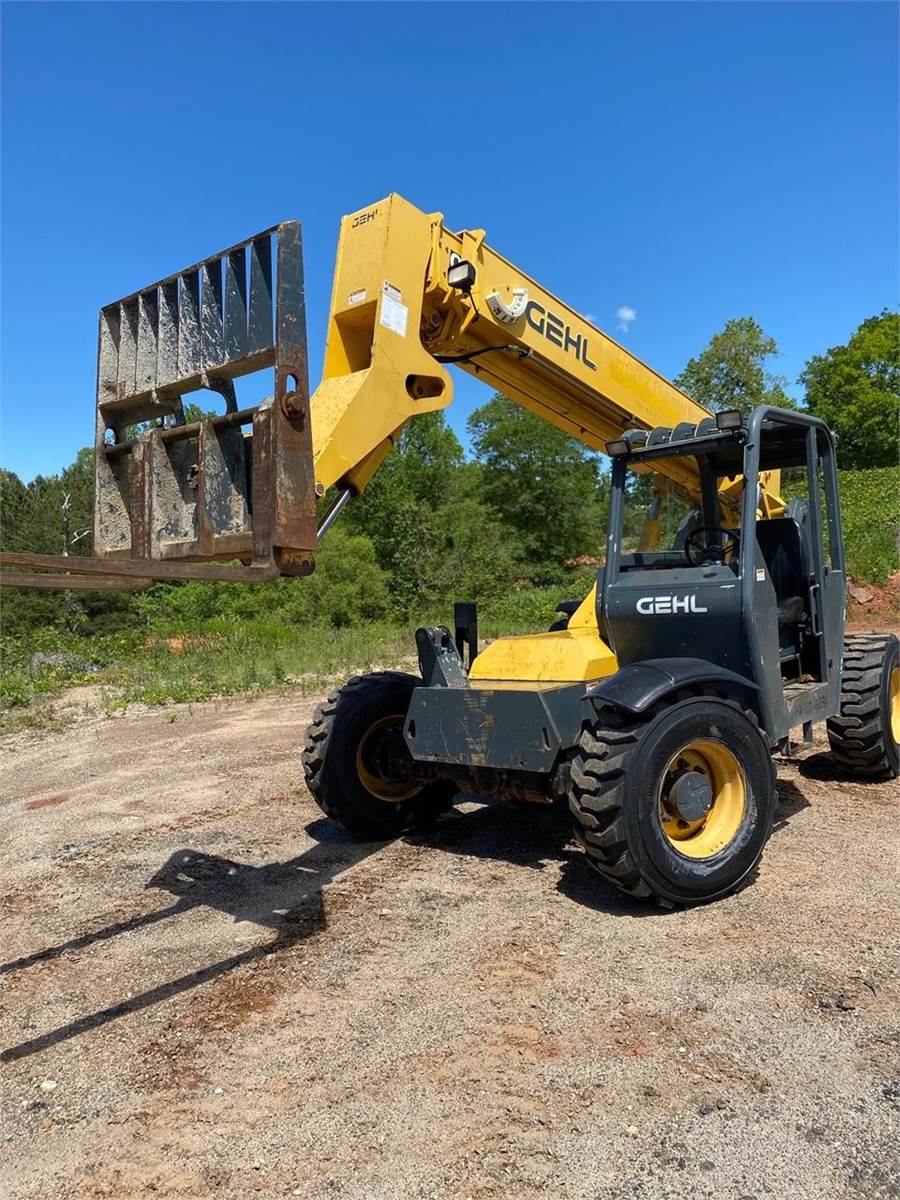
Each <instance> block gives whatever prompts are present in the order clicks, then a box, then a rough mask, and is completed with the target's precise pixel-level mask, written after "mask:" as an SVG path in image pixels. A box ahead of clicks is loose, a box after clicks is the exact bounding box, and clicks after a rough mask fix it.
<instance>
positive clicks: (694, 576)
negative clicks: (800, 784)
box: [598, 407, 846, 733]
mask: <svg viewBox="0 0 900 1200" xmlns="http://www.w3.org/2000/svg"><path fill="white" fill-rule="evenodd" d="M607 450H608V452H609V453H610V455H611V457H612V459H613V472H612V495H611V504H610V528H609V537H608V543H607V558H606V564H607V565H606V567H605V569H604V571H603V573H602V576H601V578H600V580H599V581H598V619H599V621H600V624H601V629H603V630H604V632H605V634H606V635H607V637H608V640H609V642H610V643H611V646H612V648H613V650H614V651H615V654H616V657H617V660H618V662H619V665H620V666H626V665H628V664H630V663H633V662H639V661H646V660H647V659H664V658H692V659H700V660H704V661H707V662H709V663H717V664H720V665H721V666H722V667H723V668H725V669H726V671H730V672H733V673H734V674H736V675H738V676H740V677H741V678H742V679H744V680H746V681H747V684H748V688H747V693H748V695H750V694H751V693H752V694H753V697H754V703H755V704H757V706H758V707H759V709H760V716H761V717H762V716H763V715H764V713H765V712H766V711H767V712H768V717H769V718H771V720H769V719H766V720H765V721H764V724H765V725H766V727H767V728H772V727H773V726H774V727H776V728H779V729H782V730H783V732H784V733H786V732H787V730H789V729H790V728H791V726H793V725H796V724H799V723H801V721H802V722H803V723H806V722H807V721H808V720H809V719H810V718H809V717H808V716H806V715H805V714H806V713H807V712H810V713H812V712H813V711H814V709H815V705H814V704H812V701H813V699H814V698H815V697H816V696H818V697H819V700H820V701H824V698H825V696H826V695H827V693H828V691H829V689H832V688H836V687H837V686H839V674H840V673H839V670H838V669H837V666H838V665H839V661H840V655H841V633H840V631H841V624H842V621H843V610H844V602H845V593H846V583H845V579H844V568H843V559H842V546H841V538H840V513H839V510H838V495H837V477H836V471H835V461H834V444H833V441H832V438H831V435H830V433H829V432H828V430H827V428H826V427H825V426H824V425H823V424H822V422H820V421H818V420H817V419H816V418H814V417H810V416H807V415H806V414H801V413H794V412H789V411H787V410H783V409H775V408H768V407H765V408H760V409H757V410H756V412H754V414H753V415H752V416H751V417H750V418H746V417H744V416H743V415H742V414H741V413H739V412H729V413H720V414H719V415H718V417H717V418H715V419H713V418H708V419H706V420H704V421H701V422H700V424H699V425H698V426H696V427H694V426H678V427H676V428H675V429H674V430H669V429H655V430H653V431H651V432H650V433H649V434H647V433H646V432H643V431H631V432H629V433H628V434H626V436H625V437H624V438H622V439H621V440H619V441H615V442H611V443H609V444H608V445H607ZM777 472H780V473H781V474H780V476H779V475H777V474H773V473H777ZM698 477H699V483H700V487H699V491H700V497H701V503H700V505H699V507H697V506H696V502H695V501H692V500H691V497H692V496H693V497H696V495H697V490H698V489H697V480H698ZM779 494H781V496H782V501H781V502H778V501H777V500H776V499H775V497H777V496H778V495H779Z"/></svg>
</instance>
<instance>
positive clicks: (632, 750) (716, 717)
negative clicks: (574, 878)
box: [569, 696, 776, 904]
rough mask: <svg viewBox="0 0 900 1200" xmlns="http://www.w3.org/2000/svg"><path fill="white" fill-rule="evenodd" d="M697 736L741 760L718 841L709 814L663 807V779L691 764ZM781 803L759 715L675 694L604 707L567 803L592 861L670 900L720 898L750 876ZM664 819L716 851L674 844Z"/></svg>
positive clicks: (649, 894)
mask: <svg viewBox="0 0 900 1200" xmlns="http://www.w3.org/2000/svg"><path fill="white" fill-rule="evenodd" d="M692 745H697V746H706V747H707V748H710V747H711V748H712V749H711V753H713V754H714V755H716V756H720V757H721V759H722V761H723V762H725V763H729V764H730V763H731V762H732V760H733V763H734V764H735V765H734V766H733V767H730V766H729V770H731V771H732V776H731V782H730V783H729V784H728V787H729V788H730V789H732V790H731V791H729V792H728V796H729V797H738V798H739V801H740V806H739V807H738V800H737V799H734V798H731V799H728V800H722V801H721V803H722V804H723V806H724V805H726V804H727V805H731V808H730V809H728V808H724V809H723V810H720V815H719V816H718V817H717V818H716V820H717V821H719V822H720V823H721V820H722V816H721V812H722V811H724V812H725V813H726V815H727V816H728V817H729V819H730V820H731V821H732V822H733V828H732V831H731V832H730V833H729V834H728V840H727V842H725V843H724V844H723V845H722V847H721V848H716V847H717V842H716V840H715V838H716V836H717V831H716V829H714V827H713V825H712V824H710V825H709V827H708V829H707V818H701V819H700V823H699V824H696V825H689V824H688V823H687V822H684V821H682V820H681V818H680V816H677V814H676V815H675V816H673V815H672V814H671V813H670V812H668V811H666V810H665V807H664V802H663V797H664V796H666V795H667V793H666V791H665V789H666V787H667V786H669V784H670V782H671V780H672V779H677V778H678V776H679V775H682V774H686V773H688V769H687V767H686V766H685V765H684V762H685V760H684V759H683V758H682V755H683V754H689V755H690V754H692V753H694V752H693V751H692V750H691V746H692ZM700 761H701V762H702V761H703V760H702V758H700ZM673 763H676V764H677V767H676V770H675V773H674V774H673V773H672V771H671V767H672V764H673ZM699 773H700V774H702V773H703V772H702V770H701V771H700V772H699ZM711 774H712V773H711ZM711 782H714V781H711ZM735 788H738V789H739V790H738V791H736V792H735V791H734V790H733V789H735ZM665 803H666V804H667V803H668V801H667V800H666V801H665ZM717 803H719V799H718V798H716V799H715V801H714V804H717ZM775 804H776V793H775V767H774V764H773V762H772V757H771V754H770V753H769V750H768V747H767V745H766V743H765V741H764V739H763V737H762V736H761V734H760V731H759V727H758V726H757V724H756V721H755V720H754V719H753V716H752V714H749V713H746V712H745V711H744V710H743V709H741V708H740V706H739V705H737V704H735V703H733V702H732V701H730V700H726V699H723V698H721V697H714V696H680V697H673V698H671V699H669V700H667V701H663V702H661V703H660V704H658V705H656V706H654V707H653V708H652V709H651V710H650V711H649V712H648V713H646V714H644V715H643V716H642V717H631V716H628V715H625V714H620V713H618V712H616V711H614V710H610V709H603V710H601V711H600V712H599V713H598V719H597V721H596V723H595V724H593V725H591V726H589V727H587V728H585V729H584V730H583V731H582V734H581V738H580V740H579V744H578V750H577V753H576V756H575V758H574V760H573V762H572V767H571V786H570V790H569V807H570V808H571V811H572V813H573V815H574V817H575V821H576V824H575V834H576V836H577V838H578V840H579V841H580V842H581V844H582V846H583V847H584V850H585V853H586V854H587V857H588V861H589V862H590V864H591V866H593V867H594V868H595V870H596V871H598V872H599V874H600V875H602V876H603V878H604V879H606V880H607V881H608V882H609V883H612V884H613V885H614V886H615V887H617V888H619V889H620V890H621V891H623V892H627V893H628V894H629V895H630V896H635V897H641V898H644V899H656V900H658V901H660V902H663V903H666V904H675V903H677V904H697V903H702V902H705V901H709V900H715V899H717V898H718V897H720V896H724V895H726V894H727V893H729V892H732V891H734V890H735V889H736V888H738V887H740V886H741V884H742V883H744V882H746V881H748V880H749V879H750V878H751V876H752V873H753V872H754V870H755V868H756V866H757V864H758V863H759V860H760V857H761V856H762V852H763V847H764V846H765V844H766V842H767V841H768V838H769V834H770V833H771V831H772V820H773V816H774V812H775ZM714 811H715V807H713V808H711V809H710V810H709V813H708V817H709V818H712V814H713V812H714ZM664 820H665V821H667V822H669V825H668V826H667V828H669V829H675V832H676V833H677V836H678V837H680V838H684V839H687V838H690V837H694V836H695V835H696V836H699V835H700V834H703V835H704V838H705V839H706V844H708V845H709V846H710V852H709V853H708V854H706V855H705V856H703V851H702V847H703V846H704V842H703V841H695V842H694V843H692V844H691V845H690V846H689V844H688V841H687V840H684V841H683V842H682V843H680V844H682V845H683V847H684V848H685V849H686V850H687V849H690V851H691V854H690V855H689V854H687V853H684V852H682V851H681V850H678V849H676V844H675V842H674V840H673V838H672V837H671V836H670V835H669V834H667V833H666V831H665V829H664ZM673 822H674V825H673V824H672V823H673ZM676 826H684V830H685V831H687V832H682V831H681V829H676V828H675V827H676ZM723 828H727V826H725V827H723ZM705 829H706V830H707V832H706V833H705V834H704V830H705ZM698 849H700V855H699V856H697V855H698Z"/></svg>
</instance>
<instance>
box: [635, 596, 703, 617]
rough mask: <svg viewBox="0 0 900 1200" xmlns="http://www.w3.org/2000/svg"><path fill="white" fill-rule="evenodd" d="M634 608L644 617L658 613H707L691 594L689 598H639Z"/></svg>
mask: <svg viewBox="0 0 900 1200" xmlns="http://www.w3.org/2000/svg"><path fill="white" fill-rule="evenodd" d="M635 608H636V609H637V611H638V612H639V613H640V614H641V615H642V616H644V617H649V616H650V615H651V614H659V613H689V612H690V613H705V612H709V609H708V608H704V607H703V605H702V604H698V603H697V597H696V596H695V595H693V594H692V595H690V596H641V598H640V600H638V602H637V604H636V605H635Z"/></svg>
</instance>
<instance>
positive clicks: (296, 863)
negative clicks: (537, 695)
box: [0, 781, 808, 1062]
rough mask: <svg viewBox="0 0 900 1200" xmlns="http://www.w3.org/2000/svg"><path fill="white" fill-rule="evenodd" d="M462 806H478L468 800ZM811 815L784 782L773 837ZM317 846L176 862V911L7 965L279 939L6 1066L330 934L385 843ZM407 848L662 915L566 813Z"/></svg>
mask: <svg viewBox="0 0 900 1200" xmlns="http://www.w3.org/2000/svg"><path fill="white" fill-rule="evenodd" d="M465 799H471V798H469V797H466V798H465ZM806 807H808V802H807V800H806V799H805V797H804V796H803V793H802V792H801V791H800V790H799V788H797V787H796V785H795V784H793V783H791V782H790V781H779V811H778V819H777V821H776V825H775V831H776V832H777V831H778V830H779V829H781V828H783V827H784V826H785V825H786V824H787V823H788V821H789V819H790V818H791V817H792V816H793V815H795V814H796V813H798V812H800V811H802V810H803V809H804V808H806ZM306 832H307V833H308V834H309V836H310V837H313V838H315V839H316V841H315V844H314V845H312V846H311V847H310V848H309V849H308V850H306V851H304V852H303V854H300V855H298V856H297V857H295V858H292V859H288V860H287V861H285V862H275V863H266V864H264V865H263V866H253V865H250V864H247V863H240V862H236V861H234V860H232V859H227V858H222V857H219V856H217V855H213V854H206V853H204V852H201V851H197V850H192V849H189V848H186V849H183V850H178V851H176V852H175V853H174V854H172V855H171V856H170V857H169V859H168V860H167V861H166V862H165V863H164V864H163V866H162V867H161V868H160V869H159V870H158V871H156V872H155V873H154V874H153V875H152V876H151V878H150V879H149V880H148V881H147V884H146V887H147V888H153V889H160V890H163V891H165V892H168V893H169V894H170V895H172V896H173V897H174V900H173V902H172V903H171V904H168V905H166V906H165V907H163V908H160V909H156V910H154V911H152V912H149V913H142V914H139V915H137V916H134V917H131V918H129V919H127V920H123V921H118V922H114V923H112V924H110V925H106V926H104V927H102V928H100V929H96V930H93V931H91V932H88V933H84V934H80V935H79V936H78V937H74V938H71V939H69V940H67V941H65V942H60V943H58V944H56V945H54V946H48V947H45V948H44V949H42V950H38V951H36V952H34V953H32V954H29V955H26V956H23V957H21V958H18V959H15V960H12V961H10V962H7V963H2V964H0V976H3V975H11V974H13V973H15V972H18V971H23V970H26V969H27V968H29V967H32V966H35V965H37V964H39V963H44V962H48V961H50V960H52V959H55V958H59V957H61V956H63V955H66V954H72V953H77V952H80V951H83V950H87V949H89V948H91V947H93V946H96V945H98V944H99V943H101V942H105V941H109V940H111V939H113V938H116V937H119V936H121V935H124V934H129V933H133V932H136V931H138V930H140V929H144V928H146V927H148V926H151V925H155V924H158V923H160V922H163V921H166V920H169V919H171V918H181V917H183V916H185V915H186V914H188V913H191V912H193V911H195V910H197V909H201V908H208V909H213V910H215V911H218V912H222V913H225V914H227V915H228V916H230V917H231V918H233V920H234V921H235V923H237V922H244V921H248V922H251V923H252V924H254V925H258V926H260V927H261V928H263V929H269V930H271V931H272V933H273V934H274V937H273V938H271V939H270V940H268V941H266V942H264V943H262V944H261V945H257V946H252V947H249V948H248V949H246V950H243V951H241V952H239V953H237V954H233V955H230V956H229V957H227V958H224V959H221V960H220V961H218V962H214V963H211V964H208V965H206V966H203V967H200V968H198V969H197V970H195V971H191V972H189V973H187V974H185V975H181V976H179V977H178V978H176V979H171V980H168V981H166V982H164V983H161V984H158V985H157V986H156V987H153V988H150V989H148V990H146V991H143V992H140V993H138V994H137V995H133V996H129V997H127V998H126V999H124V1000H122V1001H120V1002H119V1003H117V1004H113V1005H110V1006H108V1007H106V1008H103V1009H100V1010H98V1011H97V1012H93V1013H88V1014H86V1015H84V1016H82V1017H79V1018H77V1019H75V1020H73V1021H70V1022H68V1023H66V1024H65V1025H61V1026H59V1027H58V1028H56V1029H53V1030H49V1031H48V1032H46V1033H43V1034H40V1035H39V1036H37V1037H34V1038H30V1039H28V1040H27V1041H23V1042H21V1043H19V1044H18V1045H15V1046H11V1047H8V1048H6V1049H4V1050H3V1051H2V1052H0V1062H13V1061H16V1060H18V1059H23V1058H28V1057H30V1056H31V1055H33V1054H37V1053H39V1052H40V1051H42V1050H46V1049H49V1048H50V1047H52V1046H55V1045H58V1044H60V1043H62V1042H66V1041H69V1040H71V1039H72V1038H75V1037H78V1036H80V1035H81V1034H83V1033H87V1032H89V1031H90V1030H93V1029H98V1028H100V1027H102V1026H104V1025H106V1024H108V1023H109V1022H111V1021H114V1020H117V1019H118V1018H120V1017H125V1016H128V1015H130V1014H132V1013H136V1012H139V1011H141V1010H143V1009H146V1008H149V1007H151V1006H152V1005H155V1004H158V1003H160V1002H162V1001H165V1000H169V999H171V998H172V997H174V996H178V995H181V994H183V993H185V992H189V991H191V990H192V989H193V988H195V987H199V986H200V985H201V984H205V983H209V982H211V981H212V980H214V979H217V978H218V977H220V976H222V975H226V974H228V973H229V972H231V971H234V970H236V969H238V968H240V967H243V966H245V965H247V964H249V963H252V962H255V961H258V960H260V959H264V958H266V957H268V956H269V955H271V954H274V953H276V952H278V951H280V950H285V949H288V948H289V947H291V946H294V945H296V944H298V943H300V942H302V941H304V940H305V939H306V938H309V937H312V936H314V935H315V934H317V933H319V932H321V931H322V930H323V929H325V927H326V924H327V921H326V912H325V905H324V900H323V889H324V888H325V887H326V886H327V885H328V884H329V883H331V882H332V881H333V880H334V879H336V878H337V876H339V875H340V874H341V873H342V872H343V871H346V870H348V869H349V868H350V867H352V866H355V865H356V864H358V863H360V862H362V861H363V860H364V859H366V858H368V857H370V856H371V855H372V854H375V853H377V852H378V851H379V850H380V849H382V848H383V847H384V845H385V843H384V842H357V841H354V840H353V838H352V836H351V835H350V834H349V833H347V832H346V831H345V830H344V829H342V828H341V827H340V826H339V825H337V824H336V823H335V822H333V821H331V820H328V819H325V818H322V819H320V820H317V821H313V822H312V823H311V824H310V825H308V826H307V827H306ZM405 840H406V841H407V842H408V843H410V844H414V845H419V846H423V847H431V848H433V849H435V850H438V851H443V852H445V853H447V854H455V855H458V856H460V857H464V858H477V859H491V860H494V861H498V862H505V863H509V864H511V865H513V866H515V867H519V868H522V869H527V870H537V871H543V870H547V869H551V870H553V869H555V870H557V871H558V872H559V875H558V879H557V881H556V884H555V886H556V888H557V890H558V891H559V892H561V893H562V894H563V895H564V896H566V897H567V898H568V899H569V900H572V901H573V902H575V903H576V904H580V905H583V906H584V907H586V908H590V909H594V910H599V911H603V912H606V913H609V914H610V915H612V916H617V917H654V916H655V917H660V916H664V915H665V910H661V909H659V908H656V907H653V906H650V905H646V904H644V903H641V902H640V901H637V900H632V899H630V898H629V897H627V896H624V895H621V894H620V893H619V892H617V891H616V890H615V889H613V888H611V887H610V886H609V884H607V883H605V882H604V881H603V880H602V879H600V878H599V877H598V876H597V875H596V874H595V873H594V872H593V871H592V870H591V868H590V866H589V865H588V863H587V860H586V859H585V857H584V855H583V854H582V852H581V850H580V849H579V848H578V847H577V845H576V844H575V843H574V841H573V839H572V832H571V822H570V820H569V815H568V812H567V810H566V809H565V808H564V807H563V806H561V805H546V806H544V805H535V804H515V803H512V802H509V801H497V802H493V803H490V804H484V805H483V806H479V807H471V806H469V807H468V808H467V809H466V811H460V810H458V809H454V810H453V811H452V812H451V813H449V814H447V815H446V816H444V817H443V818H442V819H441V820H440V821H439V822H437V823H436V824H434V825H431V826H428V827H427V828H422V829H418V830H414V831H412V832H411V833H409V834H408V835H407V836H406V838H405Z"/></svg>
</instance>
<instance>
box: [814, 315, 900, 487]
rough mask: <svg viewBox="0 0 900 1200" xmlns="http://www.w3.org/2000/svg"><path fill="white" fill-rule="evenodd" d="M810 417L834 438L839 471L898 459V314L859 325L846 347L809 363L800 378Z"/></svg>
mask: <svg viewBox="0 0 900 1200" xmlns="http://www.w3.org/2000/svg"><path fill="white" fill-rule="evenodd" d="M800 382H801V383H802V384H803V386H804V387H805V388H806V404H807V407H808V408H809V410H810V412H813V413H815V414H816V416H817V417H821V418H822V420H823V421H826V422H827V423H828V425H830V426H831V428H832V429H833V430H834V431H835V433H836V434H837V437H838V443H837V453H838V461H839V462H840V465H841V466H842V467H856V468H864V467H891V466H895V465H896V463H897V460H898V433H900V430H898V415H900V314H898V313H895V312H889V311H888V310H887V309H885V310H884V311H883V312H882V313H881V314H880V315H879V316H877V317H869V318H868V319H867V320H865V321H863V323H862V324H861V325H860V327H859V328H858V329H857V330H856V332H855V333H854V334H853V336H852V337H851V338H850V340H849V342H848V343H847V344H846V345H845V346H832V347H831V349H830V350H828V351H826V353H825V354H817V355H815V356H814V357H813V358H811V359H810V360H809V362H808V363H807V364H806V367H805V369H804V371H803V374H802V375H801V376H800Z"/></svg>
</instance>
